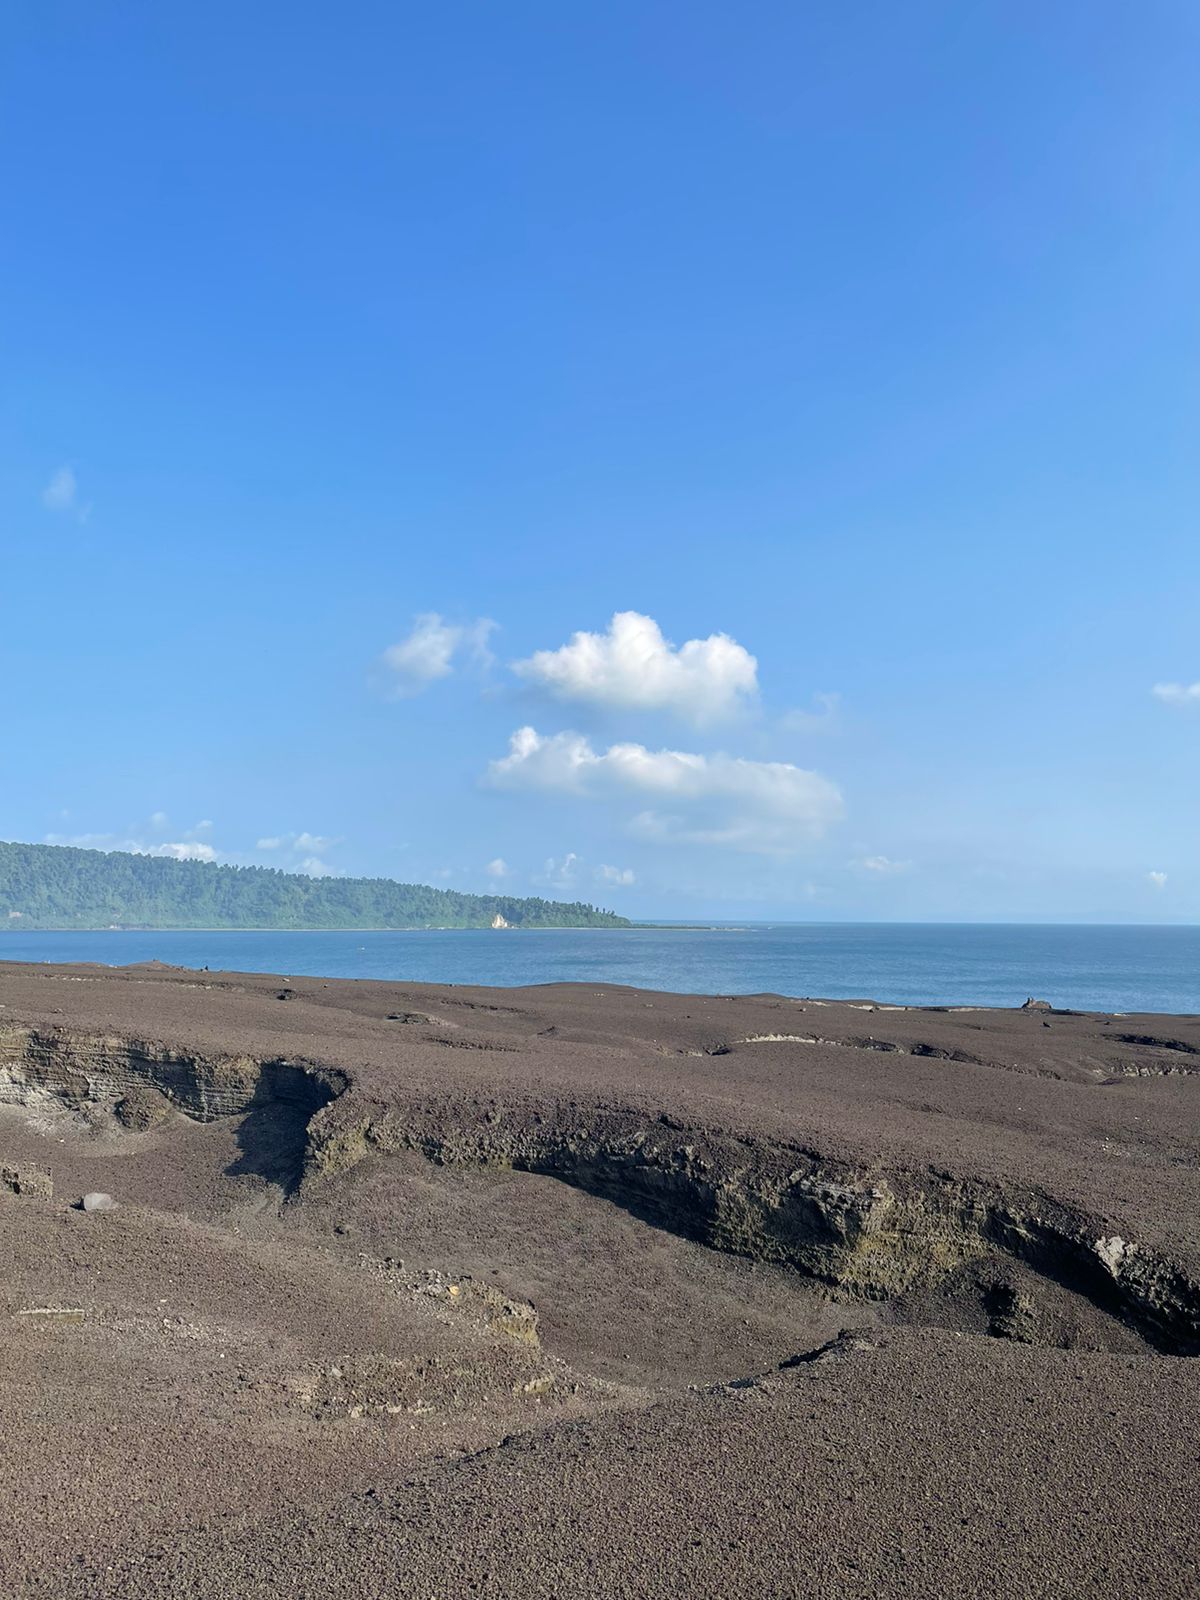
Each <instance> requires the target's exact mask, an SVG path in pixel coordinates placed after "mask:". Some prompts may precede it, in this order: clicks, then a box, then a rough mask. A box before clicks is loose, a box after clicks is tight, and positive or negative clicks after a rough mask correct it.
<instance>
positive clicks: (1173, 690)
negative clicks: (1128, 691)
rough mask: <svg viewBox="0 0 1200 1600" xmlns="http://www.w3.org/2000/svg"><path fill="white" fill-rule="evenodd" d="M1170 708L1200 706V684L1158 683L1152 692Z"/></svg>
mask: <svg viewBox="0 0 1200 1600" xmlns="http://www.w3.org/2000/svg"><path fill="white" fill-rule="evenodd" d="M1150 692H1151V694H1154V695H1157V696H1158V698H1159V699H1160V700H1161V701H1162V702H1163V703H1164V705H1168V706H1200V683H1156V684H1155V685H1154V688H1153V689H1152V690H1151V691H1150Z"/></svg>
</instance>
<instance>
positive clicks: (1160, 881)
mask: <svg viewBox="0 0 1200 1600" xmlns="http://www.w3.org/2000/svg"><path fill="white" fill-rule="evenodd" d="M1146 876H1147V877H1148V878H1149V880H1150V882H1151V883H1152V884H1153V885H1154V887H1155V888H1156V889H1165V888H1166V886H1167V875H1166V873H1165V872H1148V873H1147V874H1146Z"/></svg>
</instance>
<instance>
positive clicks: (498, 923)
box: [492, 911, 508, 928]
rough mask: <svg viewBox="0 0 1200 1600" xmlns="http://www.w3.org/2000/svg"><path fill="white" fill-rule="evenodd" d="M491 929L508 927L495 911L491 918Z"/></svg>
mask: <svg viewBox="0 0 1200 1600" xmlns="http://www.w3.org/2000/svg"><path fill="white" fill-rule="evenodd" d="M492 927H493V928H507V927H508V923H507V922H506V921H505V919H504V918H503V917H502V916H501V915H500V913H499V912H498V911H497V913H496V915H495V916H494V917H493V918H492Z"/></svg>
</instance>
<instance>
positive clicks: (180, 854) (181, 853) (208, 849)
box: [130, 839, 217, 861]
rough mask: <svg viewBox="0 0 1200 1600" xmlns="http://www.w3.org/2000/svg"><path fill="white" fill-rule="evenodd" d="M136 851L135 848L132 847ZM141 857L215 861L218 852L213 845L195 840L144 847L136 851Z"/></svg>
mask: <svg viewBox="0 0 1200 1600" xmlns="http://www.w3.org/2000/svg"><path fill="white" fill-rule="evenodd" d="M130 848H131V849H134V847H133V846H131V847H130ZM134 854H135V855H139V856H170V857H171V859H172V860H173V861H215V860H216V859H217V852H216V851H215V850H214V849H213V847H212V845H211V844H198V843H197V842H196V841H195V840H194V839H192V840H181V841H180V842H179V843H177V844H154V845H142V846H141V847H140V848H136V849H134Z"/></svg>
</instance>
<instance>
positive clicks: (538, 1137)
mask: <svg viewBox="0 0 1200 1600" xmlns="http://www.w3.org/2000/svg"><path fill="white" fill-rule="evenodd" d="M348 1091H350V1092H348ZM339 1102H340V1103H339ZM0 1103H7V1104H11V1105H18V1106H22V1107H24V1108H26V1109H28V1110H31V1111H32V1112H34V1114H35V1117H36V1116H37V1114H38V1113H43V1114H50V1115H54V1116H62V1115H63V1114H64V1113H67V1114H70V1115H71V1116H72V1117H73V1118H75V1119H76V1120H77V1121H78V1122H80V1123H81V1124H83V1123H86V1124H87V1125H89V1126H91V1127H92V1128H95V1129H98V1130H99V1129H103V1130H107V1131H111V1132H120V1131H127V1132H131V1133H140V1132H145V1131H147V1130H149V1129H151V1128H154V1127H155V1126H157V1125H158V1124H159V1123H161V1122H163V1121H164V1120H165V1119H166V1118H167V1117H169V1116H170V1115H171V1114H172V1113H173V1112H174V1113H182V1114H183V1115H184V1116H186V1117H189V1118H192V1119H195V1120H197V1121H200V1122H213V1121H215V1120H217V1119H218V1118H224V1117H235V1118H241V1119H242V1121H241V1125H240V1128H239V1146H240V1148H241V1150H242V1151H243V1157H242V1158H241V1161H240V1162H239V1163H238V1164H236V1165H235V1166H234V1167H233V1168H231V1169H230V1172H231V1174H234V1175H236V1173H237V1172H238V1171H255V1172H258V1173H260V1174H261V1175H263V1176H266V1177H268V1178H269V1179H270V1180H271V1181H273V1182H277V1183H279V1184H280V1185H281V1187H282V1188H283V1189H284V1191H285V1193H286V1194H287V1195H288V1196H289V1197H290V1198H291V1199H293V1200H294V1201H297V1202H300V1203H302V1202H303V1199H304V1197H305V1196H306V1195H308V1194H312V1193H314V1192H315V1191H316V1190H317V1189H319V1188H321V1187H323V1186H324V1185H326V1184H328V1183H329V1182H330V1181H331V1180H334V1179H337V1178H338V1177H339V1176H341V1175H342V1174H345V1173H347V1172H348V1171H350V1170H351V1169H352V1168H353V1167H355V1166H356V1165H357V1164H358V1163H359V1162H360V1161H361V1160H362V1159H364V1158H365V1157H367V1156H368V1155H380V1154H382V1155H386V1154H387V1153H389V1152H392V1153H399V1152H409V1153H416V1154H417V1155H420V1156H422V1157H424V1158H425V1160H426V1161H428V1162H430V1163H431V1164H433V1165H434V1166H437V1167H463V1168H474V1169H476V1170H480V1169H482V1170H485V1171H486V1170H487V1169H489V1168H491V1169H503V1170H507V1171H512V1172H525V1173H531V1174H537V1175H539V1176H542V1177H550V1178H554V1179H557V1180H559V1181H560V1182H562V1183H565V1184H569V1185H571V1186H572V1187H574V1188H577V1189H579V1190H582V1191H584V1192H585V1193H587V1194H590V1195H593V1196H596V1197H599V1198H601V1199H604V1200H607V1201H610V1202H612V1203H613V1204H615V1205H617V1206H619V1207H621V1208H623V1209H624V1210H625V1211H627V1212H628V1213H630V1214H631V1215H633V1216H635V1217H637V1218H639V1219H640V1220H642V1221H644V1222H647V1223H649V1224H651V1225H652V1226H654V1227H656V1228H659V1229H663V1230H666V1231H667V1232H669V1233H672V1234H675V1235H678V1236H680V1237H682V1238H685V1239H689V1240H693V1241H696V1242H698V1243H700V1244H702V1245H705V1246H707V1247H709V1248H710V1249H713V1250H716V1251H723V1252H728V1253H731V1254H734V1255H740V1256H744V1257H748V1258H750V1259H752V1260H755V1261H761V1262H764V1263H770V1264H772V1265H774V1266H777V1267H782V1268H786V1269H790V1270H792V1271H794V1272H795V1273H797V1274H798V1275H800V1276H801V1277H802V1278H804V1279H806V1280H808V1281H809V1282H811V1283H812V1284H813V1285H814V1286H816V1287H824V1288H825V1289H826V1290H829V1291H831V1292H835V1293H836V1294H837V1295H838V1296H839V1298H842V1299H848V1300H851V1301H853V1300H855V1299H860V1300H863V1301H871V1302H891V1303H894V1304H896V1305H898V1306H900V1307H903V1306H905V1305H907V1306H908V1307H909V1308H910V1309H909V1311H908V1312H905V1311H904V1310H903V1309H901V1311H900V1313H899V1317H898V1320H908V1321H914V1322H920V1321H929V1320H935V1319H933V1318H930V1317H929V1316H928V1315H922V1313H921V1307H922V1306H923V1305H925V1306H927V1304H928V1301H927V1298H923V1296H924V1297H927V1296H928V1293H929V1292H930V1291H932V1290H936V1289H937V1287H938V1286H939V1285H944V1284H946V1283H948V1282H950V1281H951V1280H954V1279H956V1278H957V1279H959V1280H962V1281H969V1282H970V1283H971V1284H973V1286H974V1288H975V1290H977V1291H978V1302H979V1304H980V1305H981V1306H982V1307H983V1308H984V1311H985V1313H986V1315H987V1331H989V1332H991V1333H993V1334H995V1335H997V1336H999V1337H1006V1338H1013V1339H1018V1340H1023V1341H1025V1342H1029V1343H1045V1342H1054V1338H1053V1335H1052V1334H1051V1335H1050V1336H1049V1337H1047V1336H1046V1334H1045V1332H1044V1330H1039V1327H1038V1318H1037V1315H1036V1309H1035V1307H1034V1306H1033V1305H1032V1304H1031V1303H1030V1300H1029V1296H1028V1294H1027V1293H1026V1292H1024V1289H1023V1285H1025V1286H1027V1285H1028V1284H1029V1283H1030V1282H1033V1281H1036V1280H1041V1281H1042V1282H1043V1283H1046V1284H1047V1285H1048V1286H1053V1289H1054V1292H1055V1293H1057V1294H1059V1295H1060V1296H1061V1295H1063V1294H1065V1295H1066V1296H1067V1297H1075V1298H1077V1299H1078V1301H1079V1302H1080V1303H1081V1304H1083V1305H1085V1306H1086V1307H1088V1308H1091V1309H1092V1310H1093V1311H1094V1312H1099V1313H1103V1314H1104V1315H1106V1316H1108V1317H1112V1318H1115V1319H1117V1321H1119V1322H1120V1323H1121V1324H1123V1325H1124V1327H1125V1328H1126V1329H1129V1330H1131V1331H1132V1332H1133V1333H1135V1334H1136V1335H1137V1336H1138V1337H1139V1338H1140V1339H1141V1340H1143V1341H1144V1342H1145V1344H1146V1345H1148V1346H1149V1347H1150V1348H1152V1349H1154V1350H1156V1351H1159V1352H1161V1353H1163V1354H1167V1355H1180V1356H1185V1355H1195V1354H1198V1353H1200V1284H1198V1283H1196V1282H1195V1281H1194V1280H1193V1279H1192V1278H1190V1277H1189V1276H1188V1274H1187V1273H1185V1272H1184V1271H1183V1270H1181V1269H1180V1268H1179V1267H1178V1266H1177V1265H1176V1264H1174V1263H1172V1262H1171V1261H1169V1260H1166V1259H1164V1258H1163V1257H1162V1256H1160V1255H1158V1254H1156V1253H1155V1252H1154V1251H1152V1250H1150V1249H1147V1248H1144V1247H1142V1246H1140V1245H1139V1244H1138V1243H1137V1242H1136V1241H1127V1240H1125V1239H1122V1238H1120V1237H1117V1236H1115V1235H1105V1234H1103V1233H1101V1232H1100V1231H1099V1229H1098V1228H1097V1227H1096V1225H1095V1223H1094V1222H1089V1220H1088V1219H1087V1218H1086V1217H1081V1216H1079V1215H1078V1214H1076V1213H1074V1212H1073V1211H1071V1210H1070V1209H1069V1208H1066V1207H1063V1206H1061V1205H1060V1204H1058V1203H1057V1202H1055V1201H1054V1200H1052V1199H1050V1198H1048V1197H1046V1196H1045V1195H1037V1194H1033V1193H1026V1194H1024V1195H1021V1196H1016V1197H1014V1196H1013V1195H1010V1194H1007V1193H1005V1194H1000V1193H998V1192H997V1191H995V1190H992V1189H989V1188H987V1187H986V1186H984V1185H981V1184H979V1183H976V1182H973V1181H971V1180H966V1179H959V1178H955V1177H954V1176H952V1175H951V1174H948V1173H942V1174H934V1173H926V1174H923V1175H920V1176H917V1175H914V1174H912V1173H908V1172H895V1173H887V1172H873V1173H871V1174H870V1175H866V1176H864V1175H863V1174H862V1173H861V1172H857V1171H855V1170H853V1169H851V1168H850V1167H848V1166H846V1165H845V1164H844V1163H841V1162H838V1161H834V1160H828V1159H824V1158H822V1157H821V1156H820V1155H818V1154H815V1153H814V1152H812V1151H810V1150H806V1149H804V1148H802V1147H801V1146H799V1145H795V1146H793V1145H790V1144H782V1143H776V1144H770V1143H766V1142H764V1141H755V1142H753V1143H751V1142H749V1141H745V1140H739V1139H736V1138H732V1137H727V1136H723V1135H715V1134H713V1133H710V1132H697V1131H695V1130H690V1129H689V1128H688V1127H686V1126H685V1125H684V1124H683V1123H681V1122H679V1121H678V1120H676V1119H674V1118H672V1117H669V1116H666V1115H663V1116H659V1117H657V1118H654V1119H650V1118H648V1117H647V1116H646V1115H645V1114H640V1115H639V1114H637V1113H633V1112H630V1111H626V1110H622V1109H619V1108H616V1109H615V1108H611V1107H602V1106H598V1107H584V1106H580V1105H577V1104H563V1103H559V1102H553V1103H550V1104H545V1103H542V1104H539V1105H536V1106H535V1105H533V1104H532V1103H530V1102H529V1101H528V1100H521V1099H519V1098H518V1097H511V1098H506V1100H505V1101H504V1102H503V1103H498V1102H495V1101H487V1102H477V1103H471V1102H468V1101H465V1100H462V1099H458V1100H451V1099H441V1100H438V1099H427V1100H425V1101H423V1102H421V1103H420V1104H412V1105H404V1106H403V1107H400V1106H381V1105H379V1104H378V1103H376V1102H373V1101H372V1102H367V1103H364V1105H363V1106H362V1107H361V1108H360V1107H359V1106H358V1105H357V1103H356V1096H355V1094H354V1093H353V1091H352V1090H351V1086H350V1084H349V1082H348V1079H347V1077H346V1075H345V1074H343V1073H342V1072H340V1071H337V1070H335V1069H329V1068H323V1067H320V1066H317V1065H314V1064H311V1063H302V1062H294V1061H286V1060H256V1059H253V1058H251V1057H248V1056H237V1057H228V1056H225V1057H203V1056H200V1055H195V1054H185V1053H182V1052H179V1051H174V1050H170V1049H167V1048H165V1047H163V1046H161V1045H157V1044H149V1043H145V1042H139V1041H137V1040H132V1039H127V1038H119V1037H115V1036H114V1037H102V1036H84V1035H80V1034H76V1033H71V1032H69V1031H64V1030H47V1031H37V1030H33V1029H23V1028H18V1029H10V1030H8V1031H5V1032H0ZM1006 1269H1016V1272H1015V1275H1014V1272H1013V1271H1012V1270H1006ZM936 1320H938V1321H939V1323H940V1325H942V1326H945V1325H946V1324H945V1318H944V1316H941V1317H938V1318H937V1319H936Z"/></svg>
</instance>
